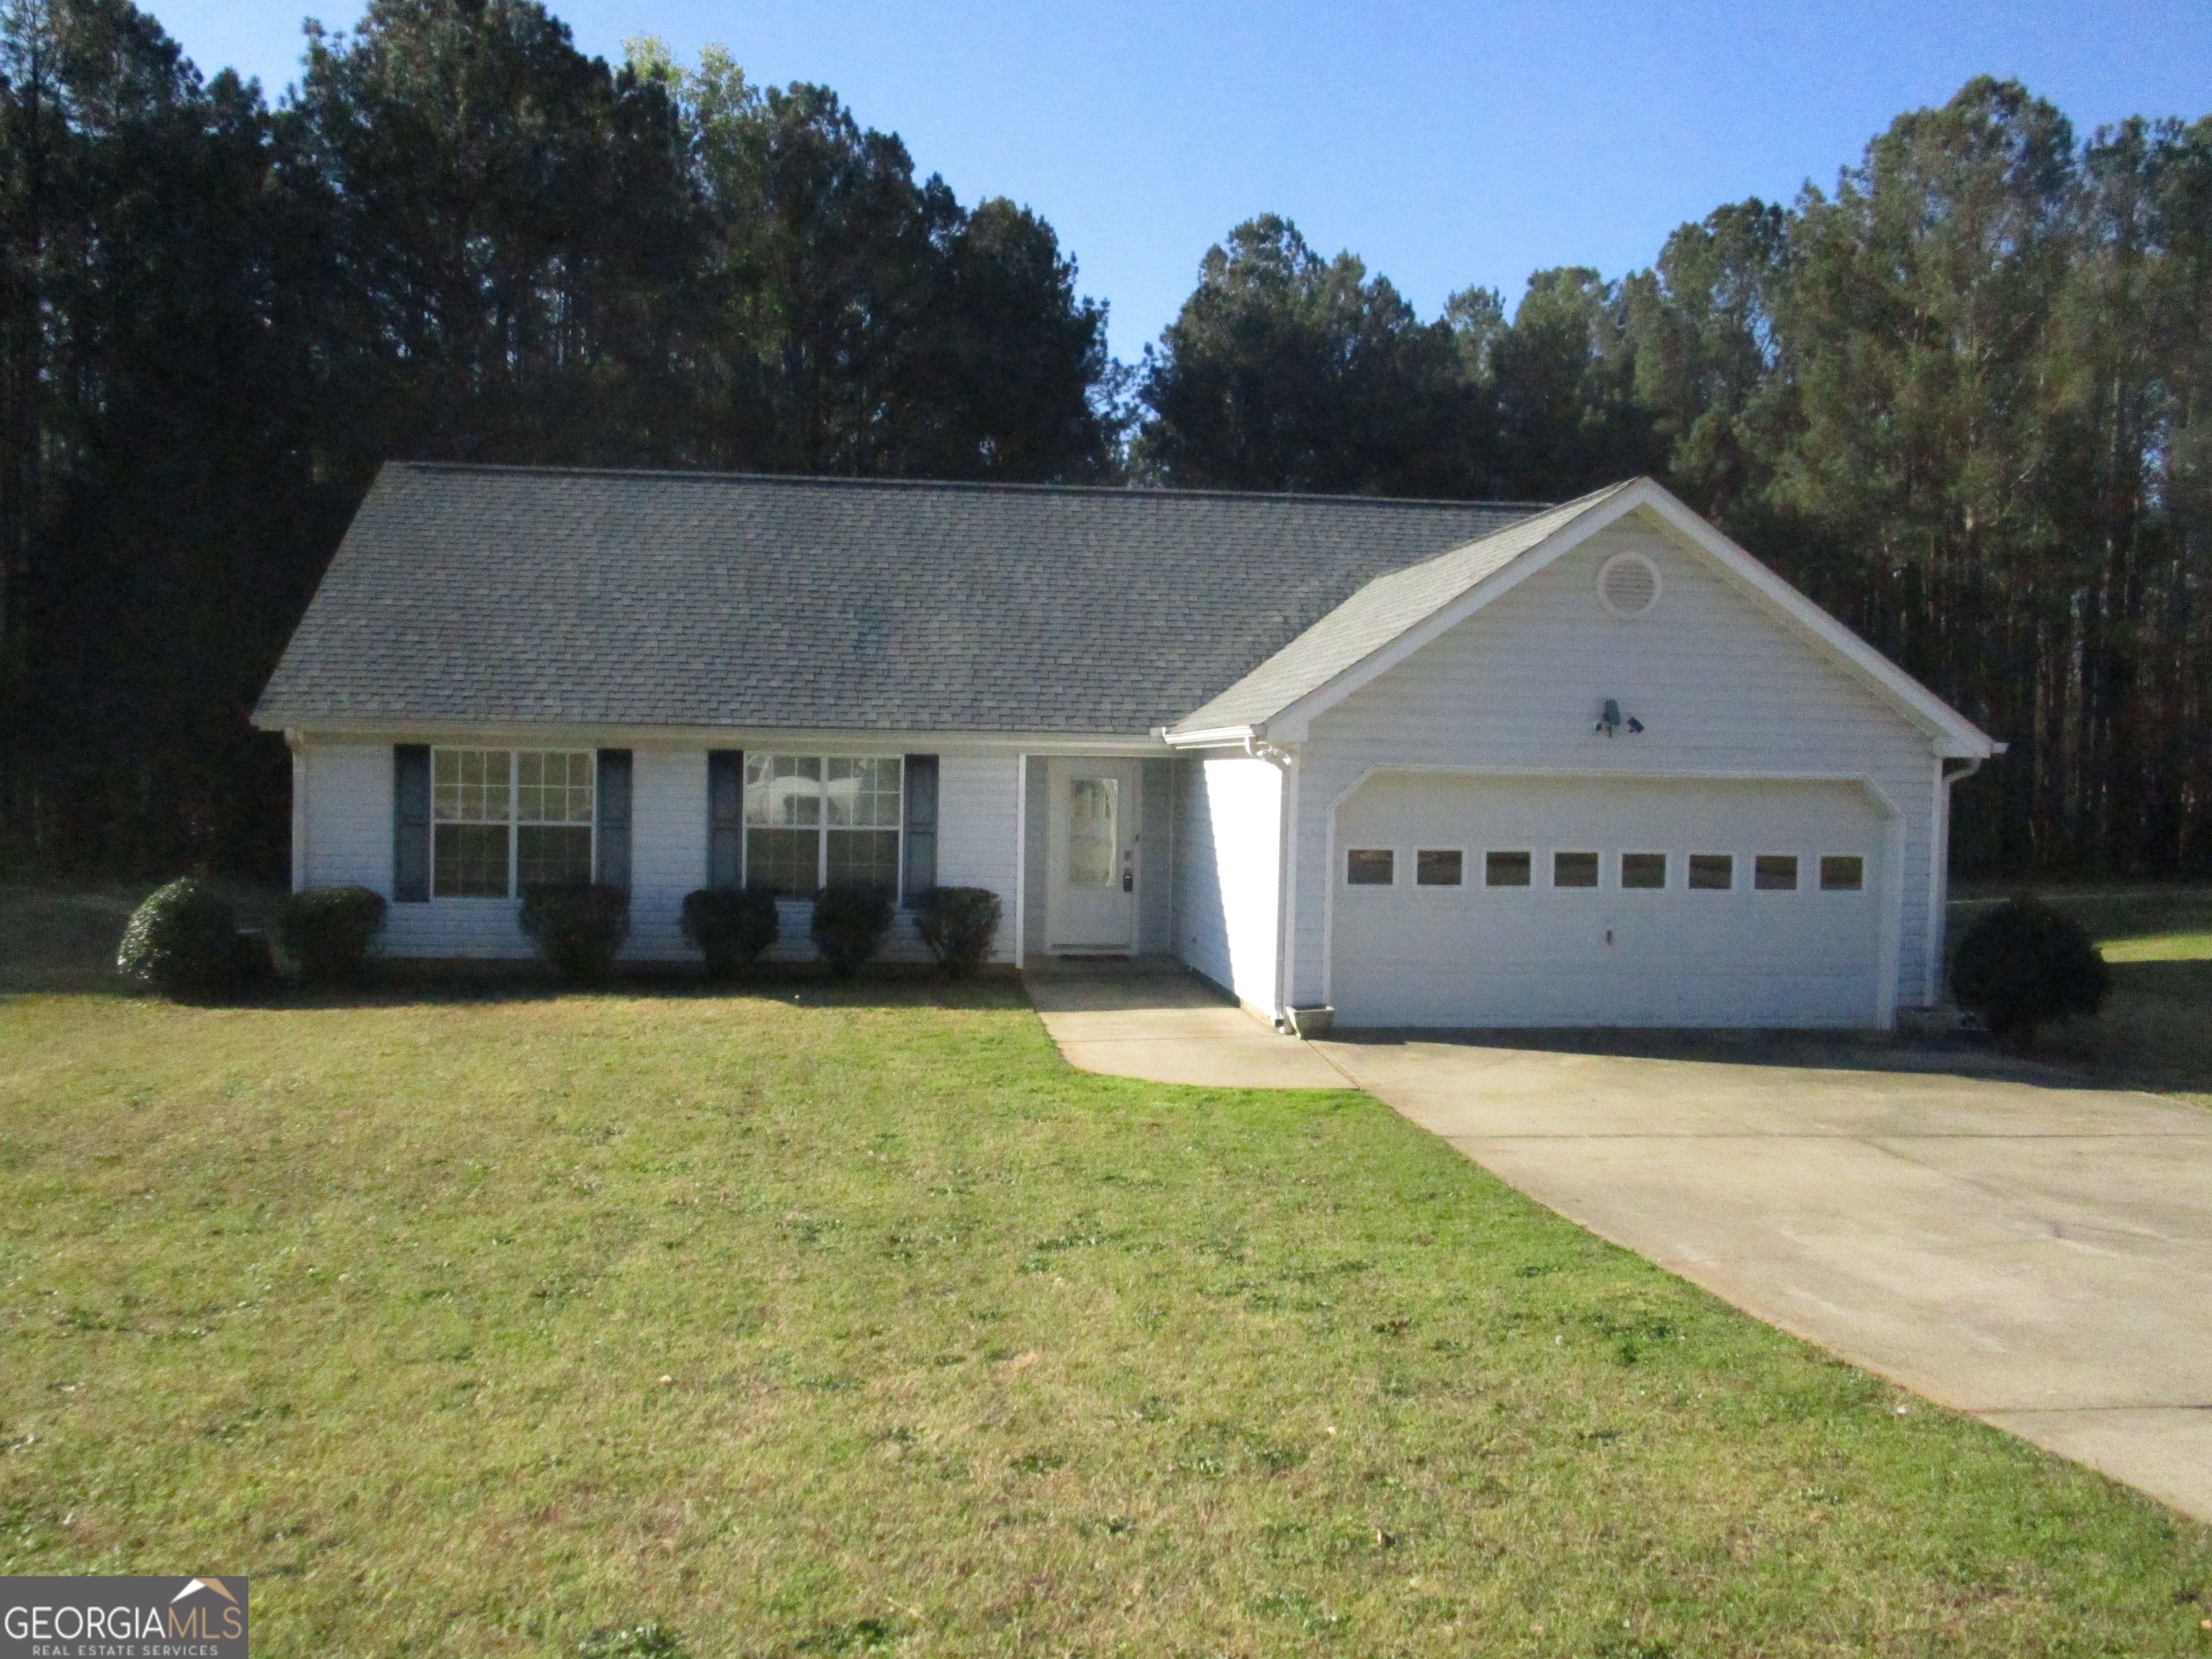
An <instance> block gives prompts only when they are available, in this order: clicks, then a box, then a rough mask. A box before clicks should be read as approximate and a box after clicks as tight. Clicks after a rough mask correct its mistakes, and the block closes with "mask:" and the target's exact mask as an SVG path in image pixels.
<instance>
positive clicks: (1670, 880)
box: [255, 464, 2002, 1028]
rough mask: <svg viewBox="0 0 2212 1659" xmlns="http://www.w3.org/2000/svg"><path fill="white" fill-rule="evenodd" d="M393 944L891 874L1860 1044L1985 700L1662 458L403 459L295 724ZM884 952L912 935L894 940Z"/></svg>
mask: <svg viewBox="0 0 2212 1659" xmlns="http://www.w3.org/2000/svg"><path fill="white" fill-rule="evenodd" d="M255 718H256V720H257V722H258V724H259V725H261V726H264V727H266V728H270V729H275V730H281V731H283V732H284V733H285V735H286V737H287V738H288V740H289V743H290V744H291V748H292V752H293V757H294V772H293V779H294V787H293V823H292V836H293V847H292V851H293V860H292V868H293V879H294V881H295V884H297V885H299V886H303V887H304V886H320V885H325V884H335V883H341V882H358V883H360V884H362V885H364V886H368V887H372V888H374V889H375V890H378V891H380V892H381V893H383V894H385V895H386V896H387V897H389V898H390V899H392V901H393V903H392V909H391V913H390V916H389V919H388V921H387V924H386V933H385V934H384V937H383V939H382V941H381V945H380V948H381V949H382V950H383V951H386V953H388V954H392V955H397V956H410V957H513V956H521V955H525V954H527V951H528V946H527V944H526V941H525V940H524V939H523V938H522V936H521V934H520V932H519V931H518V929H517V927H516V924H515V911H516V907H517V904H518V902H519V901H518V897H517V895H518V893H519V891H520V888H521V887H522V886H524V885H526V884H529V883H531V882H532V881H536V880H541V879H554V878H575V877H581V876H586V875H592V876H596V877H597V878H600V879H604V880H609V881H614V882H618V883H621V884H624V885H626V886H627V887H628V888H629V891H630V894H631V912H632V933H631V939H630V943H629V947H628V951H629V956H630V957H633V958H635V959H639V960H665V961H681V960H686V959H689V958H690V956H691V952H690V951H689V949H688V948H687V946H686V945H685V944H684V940H683V938H682V936H681V934H680V932H679V930H678V908H679V906H680V905H681V903H682V902H683V899H684V895H685V894H686V893H688V892H690V891H691V890H693V889H695V888H698V887H702V886H708V885H712V884H744V883H749V882H767V883H769V884H773V885H774V886H775V888H776V890H777V891H778V892H779V893H780V894H781V895H782V896H784V897H785V898H786V899H787V901H788V908H787V913H786V916H785V927H784V943H783V944H782V945H780V946H779V947H778V949H779V952H780V953H781V954H784V955H787V956H798V955H803V954H805V952H806V951H807V950H808V948H809V947H808V946H807V944H806V934H807V927H806V900H807V898H808V896H810V895H811V893H812V892H813V891H814V890H816V889H817V887H818V886H819V885H820V884H823V882H824V881H826V880H830V879H836V878H840V877H847V876H857V877H866V878H875V879H878V880H881V881H883V882H884V883H886V884H892V885H896V886H897V887H898V888H899V890H900V891H901V895H902V901H908V900H911V898H912V897H913V896H914V895H915V894H916V893H918V892H920V891H921V890H924V889H926V888H927V887H929V886H931V885H933V884H960V885H970V886H979V887H987V888H989V889H992V890H994V891H996V892H997V893H999V894H1000V896H1002V899H1003V901H1004V904H1005V911H1006V926H1005V927H1004V928H1003V929H1002V932H1001V935H1000V946H999V950H1000V956H1001V957H1003V958H1004V959H1005V960H1006V961H1007V962H1010V963H1015V964H1017V965H1018V964H1020V963H1024V962H1025V961H1028V960H1030V959H1033V958H1035V957H1040V956H1045V955H1083V954H1097V955H1113V956H1124V955H1126V956H1146V955H1159V956H1172V957H1177V958H1180V959H1181V960H1182V962H1184V963H1188V964H1189V966H1191V967H1192V968H1194V969H1196V970H1197V971H1198V972H1199V973H1200V974H1202V975H1206V977H1207V978H1209V979H1211V980H1212V981H1216V982H1217V983H1218V984H1219V985H1221V986H1222V987H1225V988H1227V989H1228V990H1230V991H1231V992H1233V993H1234V994H1235V995H1236V996H1237V998H1239V999H1240V1000H1242V1001H1243V1002H1244V1003H1246V1004H1247V1005H1249V1006H1251V1007H1252V1008H1254V1009H1255V1010H1256V1011H1258V1012H1261V1013H1263V1014H1265V1015H1267V1016H1269V1017H1271V1018H1275V1019H1277V1020H1278V1022H1279V1023H1281V1024H1285V1025H1288V1024H1291V1021H1292V1018H1293V1011H1303V1010H1308V1009H1320V1008H1324V1007H1328V1008H1333V1009H1334V1010H1335V1019H1336V1023H1337V1024H1340V1025H1346V1026H1401V1027H1461V1028H1469V1027H1496V1026H1554V1027H1559V1026H1592V1025H1632V1026H1662V1025H1675V1026H1682V1025H1687V1026H1747V1025H1766V1026H1861V1027H1882V1028H1886V1027H1888V1026H1891V1025H1892V1024H1894V1022H1895V1020H1896V1018H1897V1012H1898V1010H1899V1008H1900V1007H1901V1006H1902V1007H1910V1006H1924V1005H1930V1004H1933V1003H1934V1002H1936V1000H1937V999H1938V996H1939V994H1940V989H1941V987H1940V983H1939V976H1940V973H1941V964H1942V954H1943V921H1942V918H1943V898H1944V881H1945V865H1946V845H1947V838H1948V826H1949V820H1950V793H1951V786H1952V785H1953V783H1954V782H1955V781H1957V779H1958V778H1960V777H1961V776H1963V775H1966V773H1967V772H1969V771H1971V770H1972V769H1974V767H1976V766H1977V765H1978V764H1979V763H1981V762H1982V761H1983V760H1984V758H1986V757H1989V756H1990V755H1991V754H1994V753H1996V752H1999V751H2000V750H2001V749H2002V745H2001V744H1996V743H1993V742H1992V741H1991V740H1990V738H1988V737H1986V736H1985V735H1984V734H1983V733H1982V732H1979V731H1978V730H1977V729H1976V728H1975V727H1974V726H1972V724H1971V723H1970V722H1969V721H1967V720H1966V719H1964V718H1963V717H1962V716H1960V714H1957V713H1956V712H1955V711H1954V710H1953V709H1951V708H1948V707H1947V706H1946V705H1945V704H1944V703H1943V702H1942V701H1940V700H1939V699H1938V698H1937V697H1936V696H1934V695H1933V694H1932V693H1930V692H1929V691H1928V690H1926V689H1925V688H1923V687H1922V686H1921V685H1919V684H1917V683H1916V682H1915V681H1913V680H1912V679H1911V678H1909V677H1908V676H1907V675H1905V673H1904V672H1903V671H1900V670H1899V669H1898V668H1897V667H1896V666H1894V665H1893V664H1891V663H1890V662H1888V661H1887V659H1884V658H1883V657H1882V656H1881V655H1880V654H1879V653H1876V652H1875V650H1873V649H1872V648H1871V647H1869V646H1868V645H1867V644H1866V643H1865V642H1864V641H1862V640H1860V639H1858V638H1857V636H1856V635H1853V634H1851V633H1850V631H1849V630H1848V629H1845V628H1844V627H1843V625H1842V624H1840V623H1838V622H1836V621H1835V620H1834V619H1833V618H1832V617H1829V616H1827V615H1826V613H1825V612H1823V611H1820V609H1819V608H1818V607H1816V606H1815V605H1813V604H1812V603H1811V602H1810V601H1809V600H1808V599H1805V598H1804V597H1803V596H1802V594H1800V593H1798V592H1796V590H1795V589H1793V588H1791V587H1790V586H1789V585H1788V584H1787V583H1785V582H1784V581H1783V580H1781V579H1780V578H1779V577H1778V576H1776V575H1775V574H1773V573H1772V572H1771V571H1770V570H1768V569H1767V568H1765V567H1764V566H1763V565H1761V564H1759V562H1757V561H1756V560H1754V559H1753V558H1752V557H1751V556H1749V555H1748V554H1747V553H1745V552H1744V551H1743V550H1741V548H1739V547H1737V546H1735V544H1733V543H1731V542H1729V540H1728V539H1727V538H1725V537H1723V536H1722V535H1721V534H1720V533H1719V532H1717V531H1716V530H1715V529H1714V528H1713V527H1712V526H1711V525H1709V524H1707V523H1706V522H1705V520H1702V519H1700V518H1699V516H1698V515H1697V514H1696V513H1692V512H1691V511H1690V510H1689V509H1688V508H1687V507H1684V506H1683V505H1682V504H1681V503H1680V501H1676V500H1675V499H1674V497H1673V496H1672V495H1669V494H1668V492H1667V491H1666V490H1665V489H1662V488H1661V487H1660V486H1659V485H1657V484H1656V483H1652V482H1650V480H1648V479H1638V480H1635V481H1632V482H1630V483H1622V484H1619V485H1616V486H1614V487H1613V488H1611V489H1605V490H1601V491H1600V492H1598V493H1597V494H1595V495H1589V496H1586V497H1584V498H1583V499H1582V500H1580V501H1571V502H1569V503H1567V504H1565V506H1560V507H1528V506H1515V505H1496V504H1468V503H1437V502H1414V501H1374V500H1367V499H1359V498H1333V497H1317V496H1297V495H1232V494H1225V493H1219V492H1206V491H1188V492H1185V491H1154V490H1127V489H1081V488H1057V487H1020V486H995V485H963V484H934V483H891V482H873V481H854V480H829V479H818V478H785V477H750V476H735V475H695V474H672V473H641V472H593V471H563V470H541V469H530V468H504V467H480V466H459V465H396V464H395V465H390V466H387V467H386V469H385V470H384V471H383V473H382V475H381V476H380V478H379V480H378V482H377V483H376V485H375V487H374V489H372V490H371V492H370V494H369V495H368V500H367V501H365V502H364V503H363V505H362V509H361V512H360V513H359V514H358V516H357V517H356V520H355V521H354V523H353V525H352V526H351V528H350V529H349V532H348V533H347V535H346V538H345V540H344V543H343V545H342V546H341V548H340V549H339V551H338V553H337V557H336V559H335V560H334V562H332V564H331V568H330V571H329V573H328V574H327V575H326V576H325V578H324V580H323V583H322V586H321V588H320V590H319V592H318V593H317V594H316V596H315V599H314V601H313V604H312V605H310V607H309V609H308V611H307V616H306V618H305V619H304V620H303V621H302V622H301V625H300V629H299V631H298V633H297V634H296V635H295V637H294V639H293V641H292V642H291V645H290V647H289V649H288V650H287V652H286V653H285V656H284V659H283V663H282V664H281V665H280V666H279V667H278V669H277V671H276V675H275V677H274V678H273V679H272V680H271V681H270V685H269V688H268V690H267V691H266V692H265V694H264V696H263V698H262V701H261V703H260V705H259V707H258V709H257V710H256V714H255ZM890 953H891V954H893V955H895V956H896V955H907V956H914V955H918V954H920V942H919V940H918V939H917V938H916V937H915V934H914V933H913V930H912V927H911V925H910V923H909V922H908V921H907V920H906V919H905V918H904V916H903V915H902V920H901V921H900V923H899V925H898V927H896V930H895V932H894V934H893V938H892V941H891V947H890Z"/></svg>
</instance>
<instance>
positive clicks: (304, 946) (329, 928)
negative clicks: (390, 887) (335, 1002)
mask: <svg viewBox="0 0 2212 1659" xmlns="http://www.w3.org/2000/svg"><path fill="white" fill-rule="evenodd" d="M384 910H385V904H384V895H383V894H381V893H374V892H371V891H370V890H368V888H366V887H310V888H308V889H307V891H305V892H304V893H292V894H289V895H287V896H286V897H285V900H284V902H283V904H281V905H279V906H278V907H277V910H276V937H277V939H279V940H281V941H282V942H283V946H284V954H285V955H286V956H288V957H291V958H292V960H293V961H294V962H295V963H298V964H299V969H300V977H301V979H303V980H305V981H307V983H308V984H310V985H351V984H353V983H354V982H355V981H357V980H359V979H360V978H361V968H362V963H363V962H364V961H365V960H366V959H367V958H368V942H369V940H371V939H374V938H375V937H376V935H377V934H378V933H380V931H382V929H383V927H384Z"/></svg>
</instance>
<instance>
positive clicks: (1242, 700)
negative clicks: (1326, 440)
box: [1175, 483, 1628, 732]
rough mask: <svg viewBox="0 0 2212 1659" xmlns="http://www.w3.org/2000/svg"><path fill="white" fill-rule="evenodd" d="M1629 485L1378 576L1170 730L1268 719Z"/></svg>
mask: <svg viewBox="0 0 2212 1659" xmlns="http://www.w3.org/2000/svg"><path fill="white" fill-rule="evenodd" d="M1627 488H1628V484H1627V483H1617V484H1612V485H1609V486H1607V488H1606V489H1601V490H1599V491H1597V492H1596V493H1595V494H1594V495H1584V496H1583V497H1582V498H1581V499H1580V500H1578V501H1569V502H1568V503H1567V504H1566V505H1565V506H1564V507H1553V508H1552V509H1551V510H1550V511H1549V512H1547V513H1536V514H1535V515H1534V516H1533V517H1529V518H1523V519H1522V520H1520V521H1519V522H1518V523H1517V524H1510V525H1508V526H1506V527H1505V528H1504V529H1502V530H1498V531H1493V532H1492V533H1491V534H1489V535H1487V536H1485V537H1484V538H1482V539H1481V540H1480V541H1477V542H1470V543H1468V544H1467V545H1466V546H1464V547H1456V548H1453V549H1452V550H1449V552H1444V553H1440V554H1438V555H1437V556H1436V557H1434V558H1431V559H1425V560H1423V561H1422V562H1420V563H1419V564H1416V565H1412V566H1409V567H1407V568H1406V569H1403V570H1395V571H1392V572H1391V573H1389V574H1388V575H1383V576H1377V577H1376V579H1375V580H1372V581H1370V582H1369V583H1368V584H1367V585H1366V586H1364V587H1363V588H1361V589H1360V590H1359V591H1358V592H1356V593H1354V594H1352V597H1351V598H1349V599H1346V600H1345V602H1344V603H1343V604H1342V605H1339V606H1337V607H1336V609H1335V610H1334V611H1330V612H1329V613H1328V615H1327V616H1325V617H1322V619H1321V620H1320V621H1319V622H1317V623H1315V624H1314V625H1313V626H1312V627H1311V628H1309V629H1306V630H1305V631H1304V633H1302V634H1300V635H1298V636H1297V638H1296V639H1293V640H1291V641H1290V642H1289V643H1288V644H1287V645H1285V646H1284V647H1283V648H1282V649H1281V650H1279V651H1278V652H1277V653H1275V654H1274V655H1273V656H1272V657H1270V658H1268V659H1267V661H1265V662H1263V663H1261V665H1259V666H1258V667H1257V668H1255V669H1254V670H1253V671H1251V672H1250V673H1249V674H1247V675H1246V676H1245V677H1244V678H1243V679H1241V680H1239V681H1237V684H1234V685H1232V686H1231V687H1230V688H1229V689H1228V690H1225V691H1224V692H1223V693H1222V694H1221V695H1220V696H1218V697H1216V698H1214V699H1213V700H1212V702H1208V703H1206V705H1205V706H1204V707H1203V708H1197V709H1194V710H1193V711H1192V712H1191V713H1190V714H1187V715H1185V716H1184V717H1183V718H1182V720H1177V721H1176V723H1175V729H1176V731H1178V732H1216V731H1219V730H1221V729H1222V728H1223V727H1225V726H1258V725H1261V724H1263V723H1265V722H1266V721H1267V720H1273V718H1274V717H1275V716H1276V715H1277V714H1281V713H1282V712H1283V710H1284V709H1285V708H1289V707H1290V706H1291V704H1292V703H1294V702H1297V700H1298V699H1299V698H1301V697H1303V696H1305V695H1306V693H1307V692H1309V691H1315V690H1320V688H1321V687H1322V686H1324V685H1326V684H1328V683H1329V681H1331V680H1333V679H1334V678H1336V677H1337V676H1338V675H1339V674H1340V673H1342V672H1343V671H1345V670H1346V669H1347V668H1350V667H1352V666H1353V665H1355V664H1357V663H1359V662H1362V661H1364V659H1366V658H1368V657H1369V656H1371V655H1372V654H1373V653H1375V652H1376V651H1379V650H1381V649H1382V648H1383V647H1384V646H1386V645H1388V644H1389V643H1390V641H1393V640H1395V639H1396V638H1397V637H1398V636H1399V635H1401V634H1403V633H1404V632H1406V630H1407V629H1410V628H1412V627H1413V625H1414V624H1415V623H1419V622H1421V621H1423V620H1425V618H1427V617H1431V616H1433V615H1434V614H1435V613H1436V612H1437V611H1441V610H1443V607H1444V606H1446V605H1449V604H1450V603H1451V602H1452V601H1453V600H1454V599H1457V598H1459V597H1460V595H1461V594H1462V593H1464V592H1467V591H1468V589H1469V588H1471V587H1473V586H1474V585H1475V584H1476V583H1478V582H1480V581H1481V580H1482V579H1483V578H1484V577H1486V576H1489V575H1492V574H1496V573H1497V572H1498V571H1500V570H1503V569H1504V568H1505V567H1506V566H1507V565H1509V564H1510V563H1512V562H1513V561H1514V560H1516V559H1517V558H1519V557H1520V556H1522V554H1523V553H1526V552H1528V551H1529V550H1531V549H1533V548H1534V547H1536V546H1537V545H1539V544H1541V543H1543V542H1546V541H1548V540H1549V539H1551V538H1552V537H1553V535H1554V534H1556V533H1557V532H1559V531H1562V530H1565V528H1566V527H1567V526H1569V525H1571V524H1572V523H1573V522H1574V521H1575V520H1577V519H1578V518H1580V517H1582V515H1583V513H1587V512H1589V511H1590V510H1591V509H1592V508H1593V507H1598V506H1599V505H1601V503H1603V502H1604V501H1606V500H1607V498H1608V497H1609V496H1612V495H1616V494H1618V493H1619V492H1620V491H1621V490H1623V489H1627Z"/></svg>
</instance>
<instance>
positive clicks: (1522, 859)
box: [1482, 853, 1535, 887]
mask: <svg viewBox="0 0 2212 1659" xmlns="http://www.w3.org/2000/svg"><path fill="white" fill-rule="evenodd" d="M1534 866H1535V856H1534V854H1529V853H1485V854H1483V855H1482V884H1483V885H1484V886H1485V887H1526V886H1528V885H1529V884H1530V883H1531V880H1532V879H1533V872H1534Z"/></svg>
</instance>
